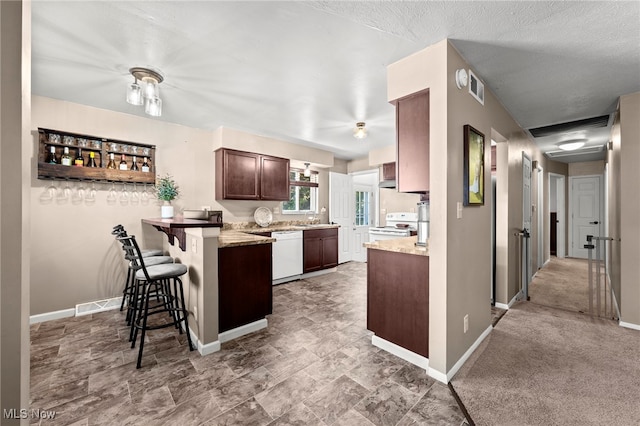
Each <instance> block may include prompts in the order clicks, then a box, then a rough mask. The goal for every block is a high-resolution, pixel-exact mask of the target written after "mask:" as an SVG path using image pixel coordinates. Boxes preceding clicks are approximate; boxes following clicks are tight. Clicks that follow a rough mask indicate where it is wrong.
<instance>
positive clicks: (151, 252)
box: [111, 224, 173, 325]
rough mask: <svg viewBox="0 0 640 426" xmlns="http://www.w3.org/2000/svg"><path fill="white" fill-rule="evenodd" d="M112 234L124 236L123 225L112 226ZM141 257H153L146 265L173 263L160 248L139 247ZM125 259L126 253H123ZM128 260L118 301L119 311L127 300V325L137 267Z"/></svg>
mask: <svg viewBox="0 0 640 426" xmlns="http://www.w3.org/2000/svg"><path fill="white" fill-rule="evenodd" d="M111 234H112V235H115V236H116V239H117V237H126V236H127V231H126V230H125V229H124V226H122V225H120V224H118V225H116V226H114V227H113V230H112V231H111ZM140 252H141V253H142V257H144V258H151V257H154V259H153V260H151V259H149V261H148V262H147V266H152V265H159V264H162V263H173V258H171V257H170V256H163V252H162V250H161V249H141V250H140ZM125 259H127V255H126V254H125ZM127 260H128V261H129V269H128V270H127V278H126V280H125V283H124V289H123V290H122V302H121V303H120V311H122V310H123V309H124V302H125V300H128V301H129V302H128V303H127V308H128V309H127V325H130V324H131V310H130V309H129V306H130V305H129V304H130V302H131V297H132V295H133V293H134V288H133V276H134V274H135V271H136V270H137V269H134V268H132V265H131V259H127Z"/></svg>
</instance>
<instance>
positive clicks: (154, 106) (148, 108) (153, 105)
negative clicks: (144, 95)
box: [144, 96, 162, 117]
mask: <svg viewBox="0 0 640 426" xmlns="http://www.w3.org/2000/svg"><path fill="white" fill-rule="evenodd" d="M144 112H146V113H147V114H149V115H151V116H153V117H160V116H161V115H162V99H160V98H159V97H157V96H156V97H154V98H150V99H146V100H145V102H144Z"/></svg>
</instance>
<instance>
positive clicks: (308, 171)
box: [304, 163, 311, 177]
mask: <svg viewBox="0 0 640 426" xmlns="http://www.w3.org/2000/svg"><path fill="white" fill-rule="evenodd" d="M310 165H311V163H304V175H305V176H306V177H309V176H311V169H310V168H309V166H310Z"/></svg>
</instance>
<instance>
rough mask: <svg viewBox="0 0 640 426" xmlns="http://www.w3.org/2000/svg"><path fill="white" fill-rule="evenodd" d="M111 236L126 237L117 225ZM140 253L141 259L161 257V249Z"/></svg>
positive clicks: (125, 233) (144, 250) (123, 230)
mask: <svg viewBox="0 0 640 426" xmlns="http://www.w3.org/2000/svg"><path fill="white" fill-rule="evenodd" d="M111 235H115V236H116V237H118V236H125V237H126V236H127V231H126V230H125V229H124V226H122V225H120V224H118V225H116V226H114V227H113V230H112V231H111ZM140 252H141V253H142V257H150V256H162V255H163V251H162V249H141V250H140ZM121 310H122V309H121Z"/></svg>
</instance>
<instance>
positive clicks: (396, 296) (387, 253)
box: [365, 236, 429, 369]
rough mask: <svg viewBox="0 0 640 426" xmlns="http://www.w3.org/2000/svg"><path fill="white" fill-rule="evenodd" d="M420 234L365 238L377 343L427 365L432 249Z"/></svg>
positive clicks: (369, 309)
mask: <svg viewBox="0 0 640 426" xmlns="http://www.w3.org/2000/svg"><path fill="white" fill-rule="evenodd" d="M416 242H417V237H415V236H414V237H405V238H397V239H392V240H382V241H375V242H370V243H365V247H367V259H368V262H367V329H369V330H371V331H373V332H374V333H375V334H374V336H372V338H371V343H372V344H374V345H375V346H378V347H380V348H381V349H384V350H386V351H388V352H391V353H393V354H394V355H396V356H399V357H401V358H403V359H405V360H406V361H408V362H411V363H412V364H415V365H417V366H419V367H422V368H425V369H426V368H427V367H428V358H429V250H428V248H427V247H420V246H416Z"/></svg>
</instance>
